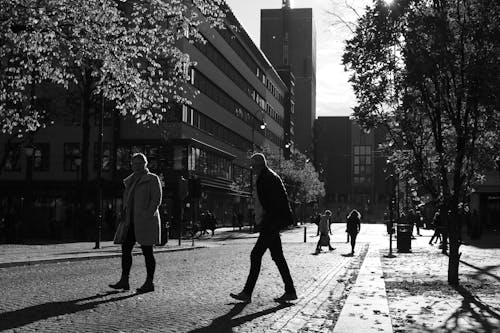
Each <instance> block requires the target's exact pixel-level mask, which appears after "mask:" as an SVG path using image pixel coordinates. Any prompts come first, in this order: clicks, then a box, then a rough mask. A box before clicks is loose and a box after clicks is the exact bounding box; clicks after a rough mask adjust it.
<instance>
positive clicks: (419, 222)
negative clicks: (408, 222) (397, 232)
mask: <svg viewBox="0 0 500 333" xmlns="http://www.w3.org/2000/svg"><path fill="white" fill-rule="evenodd" d="M423 220H424V218H423V217H422V213H421V212H420V210H417V212H416V214H415V226H416V227H417V236H422V235H421V234H420V228H423V226H424V225H423Z"/></svg>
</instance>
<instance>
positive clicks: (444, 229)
mask: <svg viewBox="0 0 500 333" xmlns="http://www.w3.org/2000/svg"><path fill="white" fill-rule="evenodd" d="M451 218H452V217H451V210H446V208H443V209H442V211H441V224H440V227H441V228H440V233H441V237H442V238H443V239H442V242H441V245H440V246H439V248H440V249H441V252H442V253H443V254H447V251H448V226H449V223H450V220H451Z"/></svg>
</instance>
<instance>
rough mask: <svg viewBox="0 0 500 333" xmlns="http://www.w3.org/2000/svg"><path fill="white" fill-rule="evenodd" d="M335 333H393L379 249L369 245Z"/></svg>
mask: <svg viewBox="0 0 500 333" xmlns="http://www.w3.org/2000/svg"><path fill="white" fill-rule="evenodd" d="M333 332H334V333H352V332H363V333H379V332H392V324H391V318H390V316H389V305H388V303H387V294H386V291H385V284H384V277H383V274H382V265H381V263H380V256H379V248H378V247H377V246H374V245H370V249H369V250H368V254H367V255H366V258H365V260H364V262H363V265H362V266H361V269H360V271H359V274H358V278H357V280H356V284H355V286H354V287H353V288H352V289H351V292H350V293H349V297H348V298H347V300H346V302H345V304H344V307H343V308H342V312H341V313H340V316H339V318H338V320H337V324H336V325H335V329H334V330H333Z"/></svg>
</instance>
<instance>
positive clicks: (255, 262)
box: [243, 231, 295, 295]
mask: <svg viewBox="0 0 500 333" xmlns="http://www.w3.org/2000/svg"><path fill="white" fill-rule="evenodd" d="M267 249H269V251H271V258H272V259H273V260H274V262H275V263H276V266H278V270H279V272H280V274H281V278H282V279H283V282H284V284H285V292H287V293H295V287H294V286H293V280H292V276H291V275H290V270H289V269H288V265H287V263H286V260H285V256H284V255H283V248H282V247H281V238H280V234H279V232H265V231H263V232H261V233H260V235H259V238H258V239H257V243H255V246H254V248H253V250H252V253H251V254H250V273H249V274H248V278H247V282H246V284H245V288H244V289H243V291H244V292H246V293H247V294H249V295H251V294H252V292H253V289H254V287H255V283H257V278H258V277H259V272H260V266H261V263H262V256H263V255H264V253H265V252H266V250H267Z"/></svg>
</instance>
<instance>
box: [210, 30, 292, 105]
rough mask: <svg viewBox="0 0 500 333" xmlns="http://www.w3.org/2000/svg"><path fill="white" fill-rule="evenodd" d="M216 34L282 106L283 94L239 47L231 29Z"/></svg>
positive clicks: (244, 50)
mask: <svg viewBox="0 0 500 333" xmlns="http://www.w3.org/2000/svg"><path fill="white" fill-rule="evenodd" d="M218 32H219V34H220V35H221V36H222V38H224V40H225V41H226V43H228V44H229V46H231V48H232V49H233V50H234V52H236V54H238V56H239V57H240V58H241V60H243V62H244V63H245V64H246V65H247V66H248V68H250V70H251V71H252V72H254V73H255V75H256V76H257V78H259V80H261V81H262V84H263V85H264V86H265V87H266V88H267V89H268V90H269V91H270V92H271V94H272V95H273V96H274V97H276V99H277V100H278V101H279V102H280V103H281V104H283V94H281V93H280V92H279V90H278V89H277V88H276V87H275V86H274V84H273V83H272V82H271V81H270V80H269V79H268V78H267V77H266V74H265V73H264V71H263V70H262V69H261V68H260V67H259V66H258V65H257V63H256V62H255V61H254V60H253V58H252V57H251V56H250V54H249V53H248V52H247V50H246V49H245V48H244V47H243V45H241V43H240V41H239V40H238V38H236V36H235V35H234V34H233V33H232V32H231V29H229V28H227V29H219V30H218Z"/></svg>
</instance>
